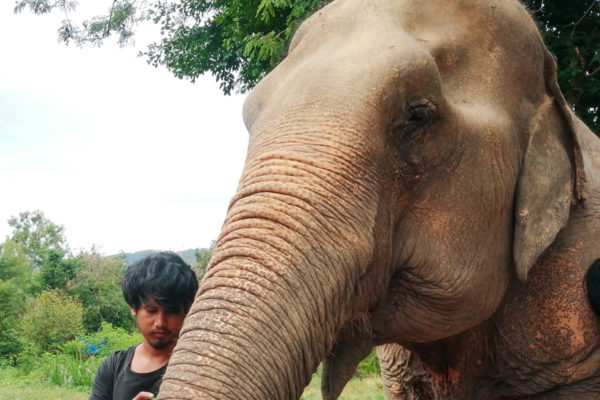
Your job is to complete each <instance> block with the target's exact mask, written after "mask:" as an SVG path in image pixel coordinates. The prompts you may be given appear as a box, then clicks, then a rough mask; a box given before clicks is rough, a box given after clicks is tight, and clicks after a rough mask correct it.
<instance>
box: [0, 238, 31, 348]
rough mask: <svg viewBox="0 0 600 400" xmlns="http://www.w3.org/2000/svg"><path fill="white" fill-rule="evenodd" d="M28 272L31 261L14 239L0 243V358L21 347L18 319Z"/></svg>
mask: <svg viewBox="0 0 600 400" xmlns="http://www.w3.org/2000/svg"><path fill="white" fill-rule="evenodd" d="M30 273H31V262H30V261H29V260H28V259H27V257H26V256H25V253H24V251H23V249H22V247H21V246H20V245H19V244H18V243H15V242H12V241H6V242H5V243H3V244H1V245H0V358H6V357H7V356H10V355H15V354H18V353H19V352H20V351H21V349H22V343H21V340H20V339H19V331H20V323H19V319H20V318H21V316H22V315H23V312H24V311H25V298H26V294H27V288H28V286H29V284H30V282H29V279H30Z"/></svg>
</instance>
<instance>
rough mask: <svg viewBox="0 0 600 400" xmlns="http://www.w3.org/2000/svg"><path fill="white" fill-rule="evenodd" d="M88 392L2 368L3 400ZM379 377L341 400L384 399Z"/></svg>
mask: <svg viewBox="0 0 600 400" xmlns="http://www.w3.org/2000/svg"><path fill="white" fill-rule="evenodd" d="M320 385H321V379H320V376H319V374H315V375H314V377H313V379H312V381H311V382H310V384H309V385H308V386H307V387H306V389H305V390H304V393H303V394H302V397H301V399H302V400H321V389H320ZM88 397H89V390H85V389H73V388H66V387H59V386H56V385H53V384H51V383H41V382H40V381H39V380H38V379H36V378H35V377H32V376H26V377H25V376H21V375H19V374H18V372H17V371H16V370H13V369H11V368H1V369H0V400H87V398H88ZM384 399H385V396H384V392H383V384H382V382H381V378H380V377H379V376H370V377H364V378H354V379H352V380H351V381H350V382H348V385H346V388H345V389H344V391H343V392H342V395H341V396H340V400H384Z"/></svg>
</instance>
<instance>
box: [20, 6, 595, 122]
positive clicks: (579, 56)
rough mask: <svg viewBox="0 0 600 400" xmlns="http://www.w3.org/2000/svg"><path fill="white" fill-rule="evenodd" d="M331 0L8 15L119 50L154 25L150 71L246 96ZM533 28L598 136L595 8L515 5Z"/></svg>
mask: <svg viewBox="0 0 600 400" xmlns="http://www.w3.org/2000/svg"><path fill="white" fill-rule="evenodd" d="M330 1H331V0H178V1H166V0H153V1H150V2H148V3H146V2H144V3H139V2H136V0H113V1H112V3H111V5H110V8H109V10H108V12H107V14H106V15H103V16H97V17H94V18H92V19H91V20H89V21H84V22H82V23H81V24H80V25H77V24H75V23H74V22H73V20H72V18H71V14H72V13H73V11H74V9H75V4H76V3H75V1H72V0H18V1H17V3H16V7H15V11H16V12H19V11H22V10H23V9H25V8H29V9H30V10H31V11H33V12H34V13H37V14H43V13H48V12H51V11H52V10H55V9H59V10H61V11H62V12H63V13H64V14H65V20H64V21H63V24H62V26H61V27H60V28H59V30H58V35H59V40H61V41H63V42H65V43H70V42H75V43H77V44H85V43H93V44H101V43H102V42H103V41H104V40H105V39H106V38H108V37H110V36H111V35H116V36H117V37H118V42H119V43H120V44H122V45H124V44H126V43H128V42H129V41H131V39H132V38H133V35H134V28H135V25H136V24H137V23H138V22H140V21H143V20H149V21H152V22H154V23H156V24H157V25H158V26H159V27H160V29H161V33H162V39H161V40H160V41H159V42H157V43H152V44H150V45H149V46H148V47H147V49H146V50H145V51H144V52H142V54H143V55H145V56H146V57H147V60H148V62H149V63H150V64H152V65H154V66H159V65H162V66H165V67H166V68H168V69H169V70H170V71H171V72H172V73H173V74H174V75H175V76H176V77H178V78H189V79H191V80H192V81H194V80H195V79H196V78H198V77H199V76H200V75H203V74H205V73H207V72H210V73H212V74H213V75H214V76H215V78H216V80H217V81H218V82H219V83H220V86H221V89H222V90H223V92H224V93H225V94H230V93H231V91H232V90H234V89H237V90H238V91H240V92H245V91H247V90H249V89H251V88H252V87H253V86H254V85H255V84H256V83H257V82H258V81H259V80H260V79H261V78H262V77H263V76H264V75H265V74H266V73H268V72H269V71H270V70H272V69H273V68H274V67H275V66H276V65H277V64H278V63H279V62H280V61H281V60H282V59H283V57H285V54H286V52H287V47H288V43H289V41H290V39H291V37H292V35H293V33H294V32H295V30H296V28H297V27H298V26H299V25H300V23H301V22H302V21H303V20H304V19H305V18H306V17H307V16H308V15H310V14H311V13H312V12H314V11H315V10H317V9H319V8H320V7H322V6H324V5H325V4H327V3H329V2H330ZM522 1H523V3H524V4H525V5H526V6H528V7H529V9H530V10H531V12H532V14H533V16H534V17H535V18H536V19H537V21H538V22H539V26H540V29H541V31H542V33H543V35H544V37H545V40H546V43H547V44H548V45H549V47H550V48H551V50H552V51H553V52H554V54H555V55H556V56H557V59H558V63H559V71H560V73H559V76H558V79H559V84H560V86H561V88H562V90H563V92H564V93H565V96H566V98H567V100H568V101H569V102H570V104H571V105H572V106H573V108H574V110H575V111H576V112H577V113H578V114H579V115H580V116H581V117H582V118H583V119H584V120H585V122H586V123H587V124H588V125H589V126H591V127H592V129H593V130H595V131H596V133H597V134H600V118H599V114H600V110H599V106H598V105H599V104H600V1H598V0H581V1H577V2H573V1H568V0H553V1H548V0H522Z"/></svg>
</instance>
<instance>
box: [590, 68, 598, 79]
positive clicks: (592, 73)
mask: <svg viewBox="0 0 600 400" xmlns="http://www.w3.org/2000/svg"><path fill="white" fill-rule="evenodd" d="M596 72H600V67H598V68H596V69H595V70H593V71H592V72H591V73H590V74H588V76H587V77H588V78H589V77H590V76H592V75H594V74H595V73H596Z"/></svg>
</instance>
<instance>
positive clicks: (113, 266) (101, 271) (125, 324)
mask: <svg viewBox="0 0 600 400" xmlns="http://www.w3.org/2000/svg"><path fill="white" fill-rule="evenodd" d="M79 259H80V267H79V268H78V270H77V274H76V276H75V278H74V279H73V280H72V281H71V282H69V285H68V289H67V293H68V294H70V295H72V296H75V297H77V298H78V299H79V301H80V302H81V304H82V305H83V307H84V317H83V324H84V326H85V329H86V331H87V332H96V331H98V330H99V329H100V327H101V325H102V324H103V323H105V322H108V323H110V324H111V325H112V326H114V327H116V328H123V329H125V330H126V331H128V332H132V331H134V330H135V320H134V319H133V317H132V316H131V313H130V311H129V306H128V305H127V303H126V302H125V299H124V298H123V294H122V292H121V284H120V281H121V278H122V277H123V272H124V271H125V268H126V265H125V262H124V261H123V259H122V258H119V257H111V258H105V257H102V256H101V255H100V254H98V253H97V252H95V251H93V250H92V251H91V252H88V253H83V254H81V255H80V256H79Z"/></svg>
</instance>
